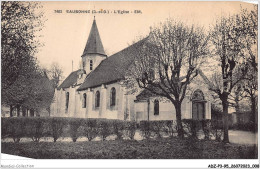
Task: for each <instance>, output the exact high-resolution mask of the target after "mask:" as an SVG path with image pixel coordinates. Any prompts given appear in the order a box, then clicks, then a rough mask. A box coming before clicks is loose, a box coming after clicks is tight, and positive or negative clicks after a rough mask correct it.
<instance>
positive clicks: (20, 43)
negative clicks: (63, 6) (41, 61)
mask: <svg viewBox="0 0 260 169" xmlns="http://www.w3.org/2000/svg"><path fill="white" fill-rule="evenodd" d="M1 5H2V6H1V16H2V17H1V20H2V22H1V36H2V37H1V44H2V47H1V66H2V69H1V70H2V73H1V77H2V81H1V82H2V83H1V84H2V89H6V88H8V87H9V86H10V85H12V84H13V83H14V82H15V81H16V79H17V78H18V76H19V75H26V74H27V73H28V72H30V71H31V70H33V69H34V68H35V65H36V60H35V58H34V55H35V53H36V52H37V49H38V47H39V46H40V45H41V44H40V43H39V40H38V37H37V36H36V33H37V32H38V31H40V30H41V28H42V21H41V18H42V15H43V14H42V13H38V14H36V12H35V9H36V8H39V5H38V3H31V2H7V1H4V2H2V4H1Z"/></svg>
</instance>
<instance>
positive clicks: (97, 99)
mask: <svg viewBox="0 0 260 169" xmlns="http://www.w3.org/2000/svg"><path fill="white" fill-rule="evenodd" d="M99 105H100V93H99V91H97V92H96V99H95V107H99Z"/></svg>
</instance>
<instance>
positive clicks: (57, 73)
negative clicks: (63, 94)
mask: <svg viewBox="0 0 260 169" xmlns="http://www.w3.org/2000/svg"><path fill="white" fill-rule="evenodd" d="M46 72H47V74H48V76H49V78H50V80H51V81H52V83H53V87H54V88H57V87H58V85H59V83H60V81H61V79H62V78H63V71H62V68H61V67H60V65H59V64H58V63H52V65H51V67H50V69H48V70H46Z"/></svg>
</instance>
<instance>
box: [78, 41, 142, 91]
mask: <svg viewBox="0 0 260 169" xmlns="http://www.w3.org/2000/svg"><path fill="white" fill-rule="evenodd" d="M145 41H146V38H144V39H143V40H141V41H138V42H137V43H135V44H133V45H131V46H129V47H127V48H125V49H123V50H122V51H120V52H118V53H116V54H114V55H112V56H110V57H108V58H106V59H105V60H103V61H102V62H101V63H100V64H99V65H98V67H97V68H96V69H95V70H93V71H92V73H91V74H89V75H88V76H87V78H86V79H85V81H84V83H83V84H82V85H81V86H80V87H79V88H78V90H85V89H87V88H92V87H96V86H100V85H102V84H107V83H111V82H115V81H118V80H121V79H124V77H125V73H126V70H127V69H128V68H129V66H130V65H131V64H132V63H133V61H134V58H135V57H136V56H137V55H138V49H139V48H140V47H141V46H142V45H143V44H144V42H145Z"/></svg>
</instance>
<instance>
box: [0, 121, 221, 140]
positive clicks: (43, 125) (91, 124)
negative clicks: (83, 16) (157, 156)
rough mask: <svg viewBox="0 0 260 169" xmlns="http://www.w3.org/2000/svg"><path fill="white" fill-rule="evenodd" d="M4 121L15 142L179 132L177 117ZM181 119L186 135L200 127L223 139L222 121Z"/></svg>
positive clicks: (6, 134)
mask: <svg viewBox="0 0 260 169" xmlns="http://www.w3.org/2000/svg"><path fill="white" fill-rule="evenodd" d="M1 122H2V128H1V131H2V138H6V137H11V138H12V139H13V140H14V142H19V141H20V139H21V138H22V137H27V138H28V137H29V138H31V139H32V141H34V142H39V140H40V139H41V138H42V137H52V138H53V141H54V142H56V141H57V140H58V139H59V138H60V137H71V138H72V140H73V142H76V141H77V139H78V138H79V137H81V136H84V137H87V138H88V140H89V141H92V140H93V139H95V138H96V137H100V138H101V139H102V140H103V141H104V140H106V139H107V137H108V136H110V135H115V136H116V139H118V140H122V139H123V138H128V139H132V140H133V139H134V136H135V133H136V130H137V129H140V132H141V135H142V137H143V138H145V139H150V138H161V137H162V136H163V135H168V136H170V137H173V136H175V135H177V125H176V121H172V120H164V121H141V122H140V124H138V123H136V122H132V121H121V120H110V119H83V118H66V117H8V118H1ZM182 123H183V127H184V131H185V135H186V136H187V137H193V138H197V132H198V131H199V130H202V131H203V132H204V135H205V139H210V138H211V136H212V135H213V136H214V137H215V138H216V140H220V138H221V136H222V123H220V122H219V121H211V120H202V121H196V120H192V119H183V120H182ZM137 126H139V127H137Z"/></svg>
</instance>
